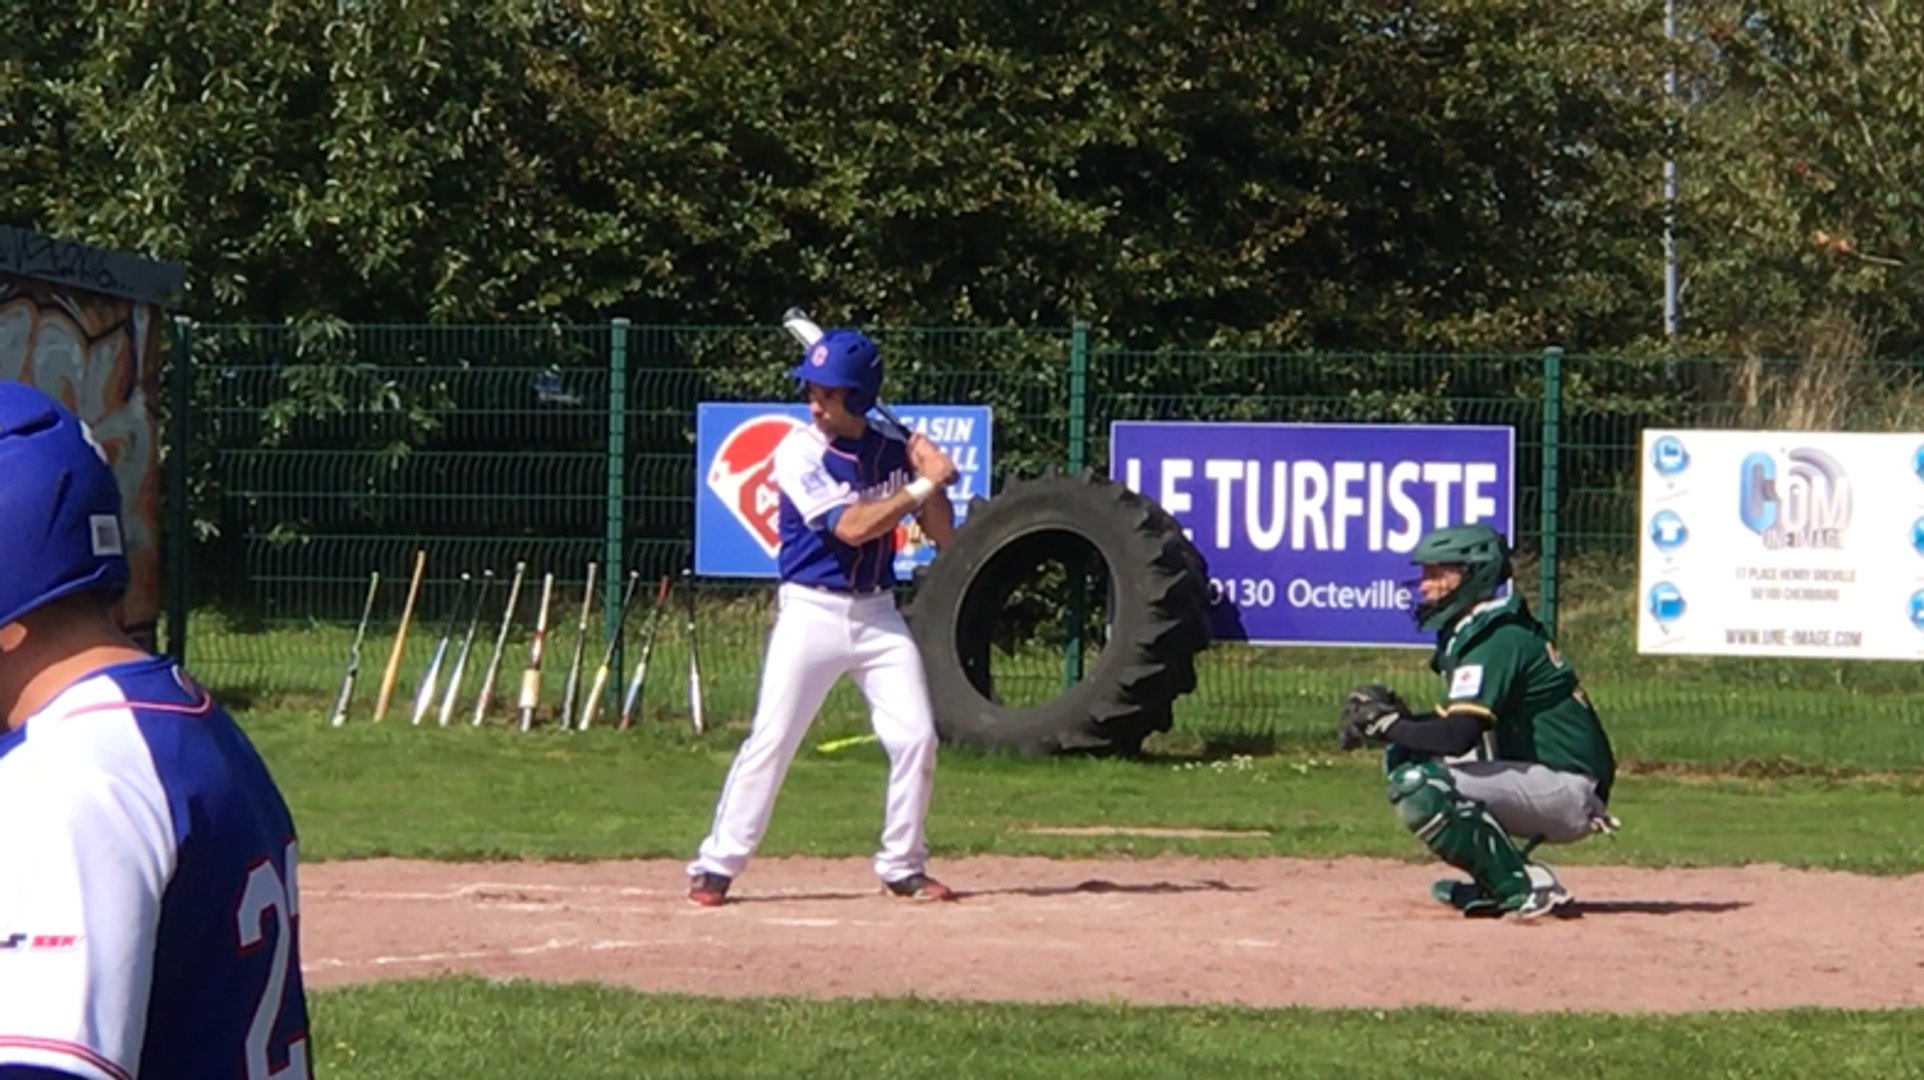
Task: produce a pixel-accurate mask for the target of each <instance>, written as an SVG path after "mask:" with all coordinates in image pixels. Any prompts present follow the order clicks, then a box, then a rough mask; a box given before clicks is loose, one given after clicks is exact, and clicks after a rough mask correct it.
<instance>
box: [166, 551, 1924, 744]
mask: <svg viewBox="0 0 1924 1080" xmlns="http://www.w3.org/2000/svg"><path fill="white" fill-rule="evenodd" d="M1521 580H1524V581H1525V582H1528V583H1530V584H1532V585H1534V582H1535V578H1534V572H1533V571H1530V570H1528V568H1526V569H1525V572H1524V573H1523V575H1522V578H1521ZM1565 580H1566V585H1565V595H1564V600H1563V616H1562V622H1561V624H1562V628H1563V643H1564V651H1565V652H1566V654H1567V655H1569V656H1570V657H1571V658H1572V660H1573V661H1574V662H1575V664H1576V665H1577V667H1578V670H1579V671H1580V672H1581V673H1582V674H1583V676H1584V679H1585V683H1586V685H1587V687H1588V689H1589V691H1590V694H1591V696H1592V698H1593V699H1594V700H1595V701H1596V702H1597V703H1598V706H1599V708H1600V709H1601V710H1602V711H1603V713H1604V716H1605V720H1606V722H1607V723H1608V724H1609V727H1610V730H1611V733H1612V736H1613V738H1614V739H1615V740H1616V743H1617V747H1618V751H1619V754H1620V756H1622V757H1623V758H1624V759H1625V760H1626V761H1627V762H1629V763H1630V764H1632V765H1642V766H1649V767H1662V768H1670V769H1686V770H1689V771H1692V772H1699V773H1708V774H1716V773H1735V774H1754V773H1759V772H1766V773H1774V774H1790V773H1810V774H1820V775H1839V774H1848V773H1851V772H1861V771H1867V770H1909V769H1919V768H1924V709H1920V708H1918V707H1917V705H1916V703H1917V702H1918V701H1919V700H1924V666H1920V665H1918V664H1914V663H1897V662H1860V663H1846V664H1837V663H1828V662H1822V661H1814V660H1795V661H1757V660H1748V661H1747V660H1735V659H1729V658H1711V657H1651V656H1642V655H1639V654H1638V653H1637V652H1636V647H1635V640H1634V633H1633V629H1632V623H1631V620H1630V618H1629V613H1630V612H1631V611H1632V610H1634V604H1633V599H1632V592H1633V588H1632V586H1631V583H1630V581H1629V577H1628V571H1627V569H1625V568H1619V567H1615V566H1611V565H1599V566H1594V567H1586V568H1572V569H1571V570H1569V572H1567V573H1566V574H1565ZM564 585H566V583H563V582H557V585H556V589H557V593H556V595H557V596H562V595H568V596H572V595H575V594H576V591H577V590H578V583H577V584H576V585H572V586H568V587H566V588H564ZM437 595H438V594H437ZM700 606H701V614H700V617H699V626H700V632H699V644H700V652H701V659H702V664H703V669H704V672H705V674H706V679H705V684H704V697H705V701H706V704H707V711H708V713H709V714H710V722H711V724H718V725H724V726H725V725H727V724H729V723H736V724H739V723H741V722H742V721H743V720H745V718H746V717H747V715H748V713H749V711H750V710H751V709H752V708H753V705H754V698H755V693H756V686H757V683H758V681H759V679H760V676H761V648H762V643H763V640H764V636H765V634H766V630H767V626H768V623H769V619H770V611H769V606H768V601H767V592H766V590H765V589H762V588H759V587H750V588H747V589H743V588H740V587H729V586H726V585H714V586H707V587H705V589H704V592H703V593H702V600H701V604H700ZM572 611H573V609H572V608H571V609H570V613H569V615H568V617H567V618H557V619H556V620H555V623H554V627H553V630H552V632H551V634H550V637H549V639H548V649H547V659H546V663H545V665H544V678H543V695H544V698H543V699H544V702H546V703H547V708H548V711H549V712H552V711H553V708H554V703H555V702H556V701H557V700H558V698H559V695H560V689H561V686H562V682H563V680H564V679H565V677H566V669H567V663H568V659H569V656H570V654H571V652H572V651H573V648H574V643H575V632H574V631H575V618H574V615H573V614H572ZM526 614H527V611H526V604H525V603H524V605H523V615H524V616H525V615H526ZM523 622H524V623H525V622H526V620H525V619H524V620H523ZM643 623H644V620H643V619H642V618H641V617H639V616H638V617H636V618H635V619H632V620H631V621H630V624H629V627H628V633H627V635H626V638H625V647H626V653H625V659H626V661H627V663H628V664H629V665H632V664H633V662H634V660H635V658H636V657H637V656H638V655H639V644H640V640H641V634H642V627H643ZM599 626H600V617H599V612H598V611H597V614H596V616H595V618H594V619H593V621H592V624H591V629H590V632H589V636H588V641H587V643H586V644H587V650H586V652H587V656H588V660H587V665H588V666H589V667H590V668H592V666H593V664H594V662H595V661H596V660H597V659H598V658H599V656H600V654H601V651H602V647H603V642H602V639H601V634H600V631H599ZM440 627H441V621H440V618H439V613H438V612H437V611H435V610H433V606H432V604H431V603H429V602H428V600H426V599H424V601H423V607H422V616H421V618H420V619H419V620H417V622H416V624H415V630H414V632H413V633H411V634H410V636H409V638H408V642H407V648H406V649H405V655H404V660H403V664H402V667H401V679H400V682H399V685H398V687H397V690H396V693H395V696H394V702H393V705H392V706H391V709H390V712H389V717H390V719H393V718H395V717H397V716H398V717H399V718H400V719H402V720H403V721H405V720H406V719H407V717H408V714H409V711H410V705H411V702H412V699H413V691H414V688H415V686H416V685H417V683H418V681H419V678H420V676H421V674H422V672H424V671H425V670H426V668H427V665H428V658H429V656H430V654H431V653H432V651H433V648H434V644H435V639H436V637H437V636H438V635H439V633H440ZM351 631H352V627H349V626H341V625H337V624H326V623H311V622H299V621H287V622H281V623H276V624H274V625H272V626H271V627H265V628H261V627H253V628H243V627H240V626H237V625H234V624H233V623H231V622H229V621H227V620H225V619H223V618H221V617H219V616H216V615H212V614H209V615H196V616H195V619H194V621H193V623H192V624H191V635H190V641H189V662H190V665H191V667H192V668H193V669H194V671H195V672H196V673H197V674H199V675H200V676H201V677H202V678H203V679H204V680H206V681H207V682H208V683H209V684H210V685H213V686H215V687H216V688H218V689H220V690H222V691H223V692H224V693H225V694H227V695H228V697H229V700H233V701H236V702H239V703H242V704H248V703H251V704H254V705H258V706H285V707H288V708H304V709H308V710H311V711H316V712H318V711H321V710H324V709H325V708H327V707H328V705H329V704H331V702H332V699H333V695H334V692H335V690H336V688H337V686H338V685H339V680H340V672H341V667H342V665H343V663H344V662H345V658H346V654H347V650H348V642H349V640H350V638H351V636H352V634H351ZM391 643H392V637H391V635H390V634H389V633H388V632H387V631H386V630H384V629H382V628H379V627H376V628H374V629H373V630H370V633H369V638H368V641H367V644H366V647H365V651H364V654H363V661H362V681H361V690H360V695H359V697H358V698H357V702H356V708H357V714H356V715H357V716H363V717H364V716H365V715H366V713H367V712H368V711H369V710H370V709H371V708H372V703H373V700H374V697H375V691H376V687H377V686H378V684H379V681H380V677H381V673H382V670H383V668H384V666H385V664H386V662H387V656H388V650H389V648H390V646H391ZM492 643H493V630H492V628H487V629H485V630H484V632H483V634H482V635H481V641H480V642H479V643H478V644H479V648H478V650H477V655H476V657H475V658H474V659H473V660H472V661H471V662H470V668H469V672H468V677H467V679H466V682H465V688H466V693H465V694H464V696H463V698H462V699H461V702H462V709H461V712H462V714H463V715H466V710H467V709H468V708H469V707H470V706H471V703H472V700H473V692H474V690H475V689H476V687H477V685H478V683H479V681H480V672H481V669H482V668H483V666H484V665H485V662H486V658H487V653H488V650H489V649H490V648H491V646H492ZM528 644H529V642H528V633H527V628H526V626H525V625H524V626H521V627H519V628H518V629H517V630H516V631H515V632H514V634H512V635H511V637H510V641H509V646H508V649H507V653H506V657H505V660H504V663H503V667H502V676H501V681H500V683H499V686H498V688H497V695H498V696H497V701H498V702H500V703H502V706H501V707H503V708H504V709H505V708H506V707H507V706H508V705H509V704H511V702H512V697H513V694H514V690H515V688H516V686H518V682H519V676H520V672H521V669H522V666H523V664H524V663H525V660H526V657H527V650H528ZM687 647H688V637H687V635H686V633H685V632H684V626H683V618H682V617H681V612H680V611H679V610H677V612H676V613H675V614H674V616H673V617H671V618H670V619H668V620H665V621H664V623H663V626H662V628H661V632H660V636H659V638H658V640H657V644H656V648H655V651H654V654H653V661H652V663H651V667H650V676H649V681H648V686H647V693H646V694H645V695H644V702H645V710H646V712H647V715H648V717H649V718H650V721H651V722H653V723H658V724H666V725H671V726H673V725H685V724H686V722H687V716H688V692H687V676H686V670H687V656H688V652H687ZM1093 648H1094V645H1093V644H1092V645H1091V649H1093ZM1091 659H1093V655H1091ZM1427 661H1428V655H1427V653H1425V652H1423V651H1421V650H1359V649H1301V648H1296V649H1290V648H1260V647H1250V646H1243V645H1234V644H1219V645H1218V646H1216V647H1215V648H1212V649H1211V650H1209V651H1208V652H1206V653H1205V654H1203V656H1202V657H1201V658H1200V663H1199V679H1200V685H1199V686H1198V688H1197V690H1196V692H1195V693H1193V694H1191V695H1188V696H1186V697H1184V698H1182V699H1181V700H1180V701H1179V702H1178V706H1177V712H1176V725H1177V726H1176V730H1175V732H1173V733H1172V735H1171V737H1170V738H1168V739H1164V740H1162V743H1163V745H1165V746H1167V747H1174V748H1180V749H1192V750H1193V749H1197V748H1200V747H1202V746H1204V745H1216V746H1222V745H1234V746H1237V747H1241V748H1246V749H1250V750H1252V751H1258V752H1261V751H1284V752H1294V753H1322V752H1326V751H1327V750H1328V748H1329V747H1330V745H1331V732H1332V730H1333V724H1334V716H1335V713H1336V709H1337V707H1338V703H1340V702H1341V700H1342V698H1343V695H1344V693H1345V692H1347V691H1348V690H1349V688H1350V687H1351V686H1353V685H1355V684H1356V683H1358V682H1363V681H1370V680H1376V679H1387V680H1388V681H1390V682H1391V683H1392V684H1393V685H1395V686H1397V687H1398V688H1399V689H1401V690H1402V691H1403V692H1404V693H1405V696H1407V697H1409V698H1410V699H1411V700H1412V701H1413V702H1417V701H1422V700H1426V699H1433V698H1434V697H1435V695H1436V694H1437V692H1438V691H1439V689H1440V687H1439V685H1438V682H1437V680H1436V677H1435V676H1434V675H1433V674H1432V673H1431V672H1430V671H1429V670H1428V667H1427ZM995 671H996V678H997V682H998V686H999V688H1000V689H1002V690H1003V691H1004V693H1005V696H1006V697H1007V698H1009V699H1010V700H1013V701H1024V702H1034V701H1039V700H1042V699H1044V698H1047V697H1049V696H1052V695H1053V694H1054V693H1057V692H1059V691H1060V688H1061V686H1062V671H1063V658H1062V654H1061V651H1060V649H1059V648H1054V647H1050V646H1046V645H1041V644H1037V645H1031V646H1028V647H1024V648H1021V649H1018V650H1017V651H1015V652H1013V653H1008V654H1001V653H999V654H998V655H997V656H996V659H995ZM625 675H626V673H625V672H624V673H621V674H620V675H618V676H617V681H618V682H619V681H621V680H622V679H623V678H625ZM584 678H585V675H584ZM863 715H864V706H863V704H862V702H861V699H860V697H859V696H858V695H857V694H856V693H855V691H854V689H853V687H851V686H850V685H848V683H847V682H846V681H845V682H844V683H843V684H842V685H841V686H839V687H838V688H837V689H836V690H835V692H834V693H833V694H832V695H831V696H830V698H829V701H828V702H827V704H826V705H825V706H824V708H823V711H822V728H823V730H824V731H828V732H837V731H839V732H844V733H846V732H853V731H859V730H862V724H863Z"/></svg>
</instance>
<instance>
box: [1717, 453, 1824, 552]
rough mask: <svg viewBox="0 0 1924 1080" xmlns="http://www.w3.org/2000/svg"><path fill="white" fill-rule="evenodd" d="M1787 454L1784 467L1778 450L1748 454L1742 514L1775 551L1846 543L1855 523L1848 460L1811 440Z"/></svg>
mask: <svg viewBox="0 0 1924 1080" xmlns="http://www.w3.org/2000/svg"><path fill="white" fill-rule="evenodd" d="M1785 457H1786V459H1787V460H1788V462H1789V465H1788V467H1787V468H1785V469H1783V470H1782V471H1781V472H1780V470H1779V463H1778V460H1777V457H1776V455H1774V454H1769V453H1765V452H1764V451H1761V450H1760V451H1757V452H1755V453H1752V454H1750V455H1748V456H1746V457H1745V458H1744V461H1743V464H1742V465H1741V466H1739V468H1738V473H1739V475H1738V489H1737V517H1738V519H1739V520H1741V521H1742V522H1743V523H1744V527H1745V528H1746V529H1749V530H1750V531H1751V532H1754V533H1756V534H1757V535H1758V536H1760V537H1762V538H1763V541H1764V547H1765V548H1768V549H1770V550H1772V551H1776V550H1778V549H1780V548H1825V549H1831V550H1836V549H1840V548H1842V547H1843V546H1844V530H1845V529H1847V528H1848V527H1849V526H1850V523H1851V485H1850V478H1849V477H1848V476H1846V475H1844V467H1843V465H1841V464H1839V463H1838V461H1837V459H1836V458H1834V457H1831V456H1830V455H1829V454H1826V453H1824V452H1823V451H1822V450H1815V449H1812V448H1810V447H1807V446H1806V447H1799V448H1798V449H1796V450H1792V451H1791V452H1790V453H1789V454H1787V455H1785Z"/></svg>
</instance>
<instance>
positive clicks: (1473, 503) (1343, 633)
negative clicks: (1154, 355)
mask: <svg viewBox="0 0 1924 1080" xmlns="http://www.w3.org/2000/svg"><path fill="white" fill-rule="evenodd" d="M1515 465H1516V433H1515V431H1514V430H1513V429H1511V428H1508V427H1474V426H1462V425H1455V424H1449V425H1415V424H1266V423H1241V424H1239V423H1196V422H1163V421H1123V422H1117V423H1115V424H1112V425H1111V426H1110V428H1109V472H1110V477H1111V479H1114V480H1117V481H1119V482H1121V483H1122V484H1124V485H1125V486H1127V487H1129V488H1130V489H1131V490H1134V491H1138V492H1141V493H1142V494H1143V495H1146V496H1148V497H1149V498H1151V499H1154V500H1156V501H1157V502H1158V503H1160V504H1161V505H1162V507H1163V509H1165V510H1167V511H1169V513H1170V514H1171V515H1173V516H1174V517H1175V518H1176V520H1177V521H1180V522H1181V523H1182V524H1183V526H1184V532H1186V533H1187V534H1188V535H1189V538H1190V539H1191V541H1193V542H1194V543H1195V545H1196V547H1197V549H1198V550H1200V551H1201V552H1202V554H1203V558H1205V559H1207V560H1208V562H1209V575H1210V592H1211V597H1212V603H1211V605H1210V609H1209V613H1210V625H1211V628H1212V630H1213V631H1214V633H1215V635H1216V637H1217V638H1218V639H1219V640H1224V641H1247V642H1251V643H1254V644H1261V645H1346V646H1376V647H1386V648H1407V647H1429V646H1433V645H1434V644H1435V637H1434V636H1433V635H1429V634H1424V633H1422V632H1421V631H1419V630H1417V628H1416V625H1415V624H1414V623H1413V622H1412V621H1411V619H1410V614H1409V613H1410V607H1411V603H1412V601H1413V599H1414V594H1413V592H1412V590H1411V582H1412V581H1414V579H1415V578H1416V576H1417V574H1416V568H1415V567H1414V566H1412V565H1411V564H1410V560H1409V553H1410V551H1411V549H1413V548H1414V547H1415V546H1416V542H1417V540H1418V539H1420V538H1421V537H1422V535H1423V534H1424V533H1426V532H1428V531H1429V530H1430V529H1433V528H1435V527H1437V526H1439V525H1460V524H1465V523H1470V522H1478V521H1481V522H1487V523H1489V524H1490V525H1492V526H1493V527H1495V528H1496V529H1498V530H1500V531H1502V533H1503V534H1504V536H1506V537H1508V538H1510V539H1511V541H1512V542H1513V543H1514V541H1515V532H1514V529H1515V521H1514V517H1513V515H1514V512H1515Z"/></svg>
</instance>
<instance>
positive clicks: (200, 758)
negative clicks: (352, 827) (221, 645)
mask: <svg viewBox="0 0 1924 1080" xmlns="http://www.w3.org/2000/svg"><path fill="white" fill-rule="evenodd" d="M295 846H296V845H295V835H294V823H293V819H292V817H291V816H290V814H289V812H288V809H287V805H286V803H285V802H284V801H283V800H282V798H281V794H280V791H279V790H278V789H277V788H276V787H275V785H274V782H273V780H272V778H271V777H270V776H269V775H268V771H267V768H266V766H265V765H264V764H263V763H262V761H261V759H260V757H259V756H258V755H257V754H256V753H255V751H254V748H253V746H252V745H251V744H250V743H249V742H248V740H247V738H246V736H245V735H244V734H243V733H242V731H241V729H240V726H239V725H237V724H236V723H234V721H233V719H232V718H230V717H229V716H228V715H227V713H226V712H225V711H223V710H222V709H221V708H220V707H219V706H218V705H216V704H215V703H214V700H213V698H212V697H210V696H209V695H208V693H207V691H205V690H203V689H201V688H200V687H199V686H198V685H196V684H195V683H194V682H193V680H192V679H190V678H189V677H188V676H187V675H186V674H185V673H184V672H182V671H181V670H180V669H179V667H178V666H176V665H175V664H174V662H173V661H172V660H171V659H169V658H166V657H154V658H152V659H149V660H141V661H134V662H130V663H125V664H118V665H114V666H111V667H107V668H103V669H102V670H100V671H98V672H96V673H95V674H93V675H92V676H89V677H87V678H85V679H82V680H80V681H78V682H76V683H74V684H73V685H72V686H70V687H68V688H67V689H66V690H64V691H63V692H62V693H61V694H60V695H59V696H58V697H56V698H55V699H54V700H53V701H51V702H49V703H48V704H47V706H46V707H45V708H43V709H41V710H40V711H39V712H37V713H35V714H34V715H33V716H32V717H31V718H30V719H29V720H28V721H27V722H26V724H24V725H23V726H21V727H20V728H18V729H17V730H15V731H13V732H12V733H10V734H7V735H4V736H0V1078H4V1077H7V1076H8V1075H9V1074H12V1075H23V1076H43V1075H47V1074H46V1073H44V1072H41V1071H39V1070H51V1071H53V1072H55V1073H58V1074H61V1075H71V1076H76V1077H85V1078H87V1080H129V1078H131V1077H136V1076H137V1077H139V1078H140V1080H228V1078H233V1080H269V1078H270V1077H271V1078H274V1080H306V1078H307V1077H308V1075H309V1071H308V1056H307V998H306V992H305V989H304V987H303V985H302V981H301V955H300V941H299V937H300V933H299V926H300V919H299V915H300V900H299V892H298V889H297V888H296V885H295V873H296V863H297V858H296V851H295Z"/></svg>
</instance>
